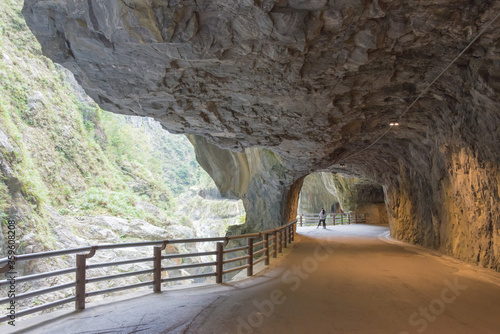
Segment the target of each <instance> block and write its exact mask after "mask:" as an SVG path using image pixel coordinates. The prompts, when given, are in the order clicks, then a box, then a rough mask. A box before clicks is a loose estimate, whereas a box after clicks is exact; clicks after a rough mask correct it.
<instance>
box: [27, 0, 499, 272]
mask: <svg viewBox="0 0 500 334" xmlns="http://www.w3.org/2000/svg"><path fill="white" fill-rule="evenodd" d="M499 6H500V4H499V3H498V2H495V1H488V0H474V1H468V0H458V1H453V2H440V3H436V2H432V1H430V2H429V1H419V0H417V1H411V2H409V1H402V0H400V1H386V0H370V1H368V0H366V1H329V0H321V1H319V0H318V1H296V0H280V1H273V0H269V1H268V0H263V1H229V0H216V1H208V0H207V1H203V0H202V1H192V0H188V1H168V2H167V1H160V0H151V1H148V2H143V1H129V0H127V1H125V0H113V1H84V0H76V1H64V2H61V1H56V0H48V1H36V0H26V1H25V9H24V15H25V17H26V18H27V21H28V23H29V25H30V27H31V29H32V30H33V32H34V33H35V34H36V36H37V38H38V39H39V41H40V42H41V44H42V46H43V52H44V53H45V54H46V55H47V56H48V57H50V58H51V59H53V60H54V61H56V62H59V63H61V64H62V65H63V66H65V67H67V68H69V69H70V70H71V71H72V72H74V73H75V75H76V78H77V80H78V81H79V82H80V83H81V84H82V86H83V87H84V89H85V91H86V92H87V93H88V94H89V95H90V96H91V97H92V98H93V99H94V100H95V101H97V102H98V103H99V104H100V105H101V106H102V107H103V108H104V109H107V110H110V111H114V112H117V113H124V114H135V115H142V116H151V117H154V118H156V119H157V120H158V121H160V122H161V123H162V125H163V126H164V127H165V128H167V129H168V130H170V131H174V132H181V133H189V134H195V135H197V136H203V137H204V138H207V140H206V143H207V145H208V143H211V144H210V145H217V147H218V149H220V150H221V152H222V149H231V150H236V151H239V152H240V153H233V152H231V153H221V156H222V155H224V156H225V157H227V161H229V162H230V163H229V164H230V165H231V164H232V162H231V161H238V159H241V160H242V161H244V160H245V159H247V158H245V157H249V156H250V155H251V156H252V159H253V157H260V158H262V155H265V156H269V159H271V160H273V161H279V163H277V164H274V163H273V164H271V165H272V166H277V169H278V174H280V173H281V172H280V171H283V173H285V174H286V175H284V176H280V177H278V178H276V179H272V177H275V176H276V172H275V171H271V172H269V171H266V170H262V171H260V170H259V171H256V170H255V171H253V172H252V173H251V174H249V175H253V177H252V178H246V177H241V176H237V177H234V178H232V179H231V181H227V180H222V179H224V177H222V178H218V180H219V181H217V182H218V184H219V187H221V188H225V187H224V186H222V185H223V184H226V183H227V182H229V183H228V184H231V185H238V187H236V188H232V191H233V192H234V194H235V196H240V195H241V196H242V197H245V196H246V197H245V198H246V199H245V198H244V201H246V204H245V207H246V208H247V211H248V210H256V209H258V208H262V207H266V208H268V205H267V204H266V205H264V204H259V202H262V203H266V202H267V203H270V204H269V205H270V206H269V208H270V210H268V211H271V212H273V213H266V214H264V215H269V216H266V218H265V219H261V218H259V217H257V216H254V217H252V216H251V215H252V214H253V215H257V213H256V212H254V213H250V212H249V217H248V219H249V222H250V221H253V220H254V219H255V220H256V221H255V222H254V223H252V224H254V225H252V226H253V227H255V228H257V227H258V226H259V225H260V224H262V222H264V221H266V222H267V221H268V218H269V219H270V220H269V221H272V222H273V223H272V224H274V222H276V221H283V219H284V217H288V215H289V214H290V210H293V205H290V203H295V198H297V197H298V193H299V191H300V189H299V190H297V189H298V188H299V187H298V185H299V184H300V183H301V182H302V180H303V177H304V176H306V175H307V174H309V173H311V172H315V171H329V172H341V173H346V174H349V175H351V176H358V177H364V178H367V179H369V180H371V181H373V182H376V183H378V184H381V185H382V186H383V189H384V191H385V194H386V196H385V201H386V205H387V208H388V212H389V222H390V224H391V231H392V235H393V236H395V237H397V238H399V239H402V240H406V241H409V242H413V243H419V244H422V245H426V246H429V247H435V248H439V249H441V250H443V251H445V252H447V253H450V254H453V255H455V256H458V257H460V258H463V259H466V260H468V261H472V262H477V263H480V264H482V265H484V266H487V267H491V268H496V269H497V270H500V260H499V259H500V257H499V254H500V242H499V238H500V236H499V233H500V232H499V229H500V225H499V222H500V219H499V218H500V215H499V212H498V204H499V202H500V198H499V195H498V192H499V190H498V184H499V181H498V175H499V170H498V169H499V163H498V162H499V161H500V150H499V149H498V148H497V145H495V144H494V143H497V142H499V139H500V138H499V132H498V125H499V124H500V113H499V112H498V110H500V98H499V96H500V94H499V92H500V86H499V84H498V82H499V76H498V67H499V66H500V56H499V53H498V43H497V41H498V37H499V35H500V20H497V21H495V22H494V23H493V24H491V26H489V27H488V24H489V23H490V22H491V21H492V20H493V19H496V18H497V14H498V12H499V10H500V7H499ZM483 28H487V29H486V30H485V31H484V33H482V35H481V36H480V37H479V38H478V39H477V40H476V41H475V42H474V43H473V44H472V46H471V47H470V48H469V49H468V50H467V51H466V52H464V53H463V54H462V55H461V56H460V57H459V58H458V60H456V61H455V62H454V63H453V64H452V65H451V66H450V67H449V68H447V69H446V71H445V72H444V74H443V75H442V76H441V77H440V78H439V80H437V81H435V82H434V80H435V79H436V78H437V77H438V75H439V74H440V73H442V71H443V70H444V69H445V68H446V67H447V66H448V65H449V64H450V63H451V62H452V61H453V60H454V59H455V57H456V56H457V55H459V54H460V52H461V51H462V50H464V48H465V47H466V46H467V45H468V43H469V42H471V41H473V39H474V38H475V37H476V36H478V34H479V33H480V32H482V29H483ZM431 83H432V86H431V87H430V89H428V90H427V88H428V86H429V85H430V84H431ZM420 94H422V95H420ZM417 97H419V100H418V102H416V103H414V104H412V102H413V101H415V99H416V98H417ZM395 120H398V121H399V124H400V125H399V127H394V128H389V126H388V123H389V122H394V121H395ZM372 143H373V145H372ZM252 147H259V148H252ZM365 149H366V150H365ZM264 152H266V153H264ZM207 154H214V151H210V153H208V151H207ZM201 155H203V153H202V154H199V156H201ZM210 159H211V158H210V157H208V158H206V160H207V161H208V160H210ZM230 159H233V160H230ZM269 159H264V161H267V162H269V161H271V160H269ZM201 160H203V159H201ZM220 160H221V161H225V160H224V159H220ZM221 164H222V162H221V163H218V164H215V165H213V166H217V168H219V167H222V166H220V165H221ZM245 164H251V163H250V162H248V160H247V161H246V162H245V163H243V165H245ZM202 165H203V163H202ZM205 165H207V164H204V166H205ZM262 166H267V167H270V165H266V164H263V165H262ZM238 171H239V172H240V175H243V174H241V172H243V170H240V169H239V168H238ZM211 174H216V172H215V171H212V173H211ZM254 178H255V183H259V182H261V181H262V182H266V183H267V184H270V183H273V184H274V185H273V186H272V187H268V188H266V187H263V186H260V185H257V184H255V185H252V182H253V181H252V180H253V179H254ZM216 179H217V178H216ZM240 179H241V180H240ZM244 180H246V181H244ZM242 181H244V182H242ZM280 182H283V184H281V183H280ZM247 183H248V185H247ZM264 188H266V189H272V190H270V191H264V192H263V191H257V190H255V191H254V190H250V189H264ZM227 189H229V188H227ZM241 189H248V194H246V193H245V194H246V195H245V194H243V193H241V192H238V191H240V190H241ZM228 193H229V191H228ZM250 194H253V195H250ZM287 201H288V202H287ZM284 202H286V203H288V204H284ZM278 207H279V210H277V208H278ZM284 208H287V209H284ZM278 211H279V214H276V215H275V214H274V212H278ZM280 215H281V216H280Z"/></svg>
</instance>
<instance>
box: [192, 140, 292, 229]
mask: <svg viewBox="0 0 500 334" xmlns="http://www.w3.org/2000/svg"><path fill="white" fill-rule="evenodd" d="M188 138H189V140H190V141H191V143H192V144H193V146H194V148H195V153H196V157H197V160H198V162H199V163H200V165H201V166H202V167H203V168H204V169H205V170H206V171H207V172H208V174H210V176H211V177H212V178H213V179H214V181H215V183H216V184H217V186H218V188H219V191H220V192H221V194H222V196H224V197H226V198H234V199H242V200H243V205H244V207H245V212H246V221H247V224H246V225H245V226H237V227H235V228H233V229H232V230H231V234H238V233H245V232H249V231H261V230H265V229H268V228H273V227H278V226H280V225H281V224H282V223H283V217H285V215H286V214H289V215H290V217H293V216H294V214H293V213H289V212H290V211H291V210H287V208H288V206H289V202H290V201H295V202H296V201H297V200H298V198H295V197H298V193H297V189H293V190H292V188H293V183H294V179H293V177H292V173H291V172H290V171H289V170H288V169H287V168H286V167H284V166H283V164H282V162H281V161H280V159H279V157H277V156H276V154H274V153H273V152H272V151H270V150H267V149H260V148H248V149H245V150H244V151H243V152H231V151H229V150H224V149H221V148H219V147H217V146H216V145H213V144H210V143H209V142H208V141H207V140H206V139H205V138H203V137H200V136H188ZM298 191H300V187H299V188H298ZM295 193H296V196H294V195H293V194H295ZM296 208H297V204H296V203H295V207H294V209H295V215H296ZM293 219H295V218H293Z"/></svg>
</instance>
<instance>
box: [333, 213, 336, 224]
mask: <svg viewBox="0 0 500 334" xmlns="http://www.w3.org/2000/svg"><path fill="white" fill-rule="evenodd" d="M336 218H337V214H336V213H334V214H333V226H335V221H336V220H337V219H336Z"/></svg>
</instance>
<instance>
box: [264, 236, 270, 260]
mask: <svg viewBox="0 0 500 334" xmlns="http://www.w3.org/2000/svg"><path fill="white" fill-rule="evenodd" d="M264 240H266V243H265V245H266V252H265V254H266V260H265V264H266V266H268V265H269V234H267V233H266V234H265V235H264Z"/></svg>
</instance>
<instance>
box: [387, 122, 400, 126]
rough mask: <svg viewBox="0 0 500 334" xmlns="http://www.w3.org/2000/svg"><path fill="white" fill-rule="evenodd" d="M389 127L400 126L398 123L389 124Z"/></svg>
mask: <svg viewBox="0 0 500 334" xmlns="http://www.w3.org/2000/svg"><path fill="white" fill-rule="evenodd" d="M389 125H390V126H398V125H399V123H398V122H390V123H389Z"/></svg>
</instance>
